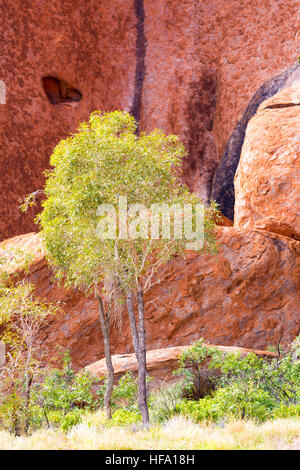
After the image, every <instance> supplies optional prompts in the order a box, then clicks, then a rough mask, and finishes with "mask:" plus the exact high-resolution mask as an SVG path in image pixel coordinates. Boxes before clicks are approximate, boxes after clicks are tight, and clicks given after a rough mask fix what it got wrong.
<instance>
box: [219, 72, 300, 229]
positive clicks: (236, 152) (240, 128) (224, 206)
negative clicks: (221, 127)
mask: <svg viewBox="0 0 300 470" xmlns="http://www.w3.org/2000/svg"><path fill="white" fill-rule="evenodd" d="M298 68H300V64H299V63H297V64H294V65H293V66H292V67H289V68H288V69H287V70H286V71H285V72H283V73H281V74H280V75H277V76H276V77H274V78H271V79H270V80H267V81H266V82H265V83H263V85H262V86H261V87H260V88H259V89H258V90H257V91H256V93H255V94H254V95H253V97H252V99H251V100H250V103H249V104H248V106H247V108H246V111H245V112H244V115H243V117H242V119H241V120H240V122H239V123H238V124H237V125H236V127H235V129H234V131H233V133H232V134H231V136H230V138H229V140H228V142H227V144H226V148H225V152H224V154H223V156H222V158H221V160H220V163H219V165H218V166H217V168H216V171H215V174H214V177H213V183H212V190H211V194H210V199H212V200H215V201H217V202H218V203H219V205H220V210H221V211H222V213H223V214H224V215H225V216H226V217H228V219H230V220H233V216H234V202H235V196H234V183H233V182H234V176H235V172H236V169H237V166H238V163H239V160H240V155H241V151H242V146H243V143H244V139H245V133H246V129H247V126H248V122H249V121H250V119H251V118H252V117H253V116H254V114H255V113H256V111H257V109H258V107H259V106H260V105H261V103H263V101H265V100H267V99H268V98H271V97H272V96H274V95H275V94H276V93H277V92H278V91H279V90H281V89H283V88H284V86H285V84H286V82H287V80H288V78H289V76H290V75H291V74H292V73H293V72H294V71H295V70H297V69H298ZM274 106H276V107H280V106H279V105H274Z"/></svg>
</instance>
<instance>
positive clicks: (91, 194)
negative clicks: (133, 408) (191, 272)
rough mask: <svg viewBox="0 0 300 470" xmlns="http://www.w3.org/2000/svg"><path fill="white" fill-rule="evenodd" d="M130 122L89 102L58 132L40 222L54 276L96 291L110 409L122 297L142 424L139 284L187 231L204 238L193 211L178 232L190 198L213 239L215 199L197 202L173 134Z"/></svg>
mask: <svg viewBox="0 0 300 470" xmlns="http://www.w3.org/2000/svg"><path fill="white" fill-rule="evenodd" d="M136 126H137V124H136V122H135V121H134V119H133V118H132V117H131V116H130V115H129V114H128V113H125V112H120V111H115V112H112V113H107V114H102V113H100V112H95V113H93V114H92V115H91V116H90V120H89V122H87V123H83V124H82V125H81V126H80V128H79V130H78V132H77V133H76V134H74V135H72V136H71V137H69V138H68V139H66V140H64V141H61V142H60V143H59V144H58V146H57V147H56V149H55V150H54V153H53V155H52V156H51V159H50V163H51V165H52V166H53V170H52V171H50V172H48V173H47V181H46V186H45V194H46V200H45V201H44V203H43V211H42V213H41V215H40V222H41V226H42V229H43V233H44V239H45V244H46V248H47V251H48V253H49V259H50V261H51V263H52V265H53V266H54V268H55V269H56V272H57V275H58V277H59V278H60V279H64V282H65V283H66V284H67V285H71V286H76V287H79V288H83V289H85V290H86V291H89V292H93V294H94V295H95V298H96V299H97V301H98V306H99V315H100V323H101V328H102V332H103V337H104V345H105V356H106V363H107V371H108V386H107V390H106V397H105V407H106V409H107V413H108V416H110V413H111V412H110V403H111V393H112V387H113V377H114V371H113V366H112V361H111V350H110V349H111V348H110V339H109V337H110V323H111V318H112V316H113V315H115V316H116V311H117V310H118V311H120V305H121V306H122V302H125V301H126V304H127V310H128V314H129V319H130V326H131V331H132V339H133V346H134V351H135V354H136V357H137V360H138V364H139V380H138V382H139V406H140V410H141V414H142V418H143V423H144V424H147V423H148V422H149V415H148V406H147V390H146V374H147V371H146V334H145V322H144V310H145V307H144V294H145V292H147V290H149V289H150V288H151V287H152V286H153V284H154V283H158V282H160V281H161V280H162V278H163V274H161V273H162V267H163V266H164V265H165V264H166V263H167V262H168V261H169V260H170V259H171V258H172V257H174V256H176V255H184V252H185V248H186V242H187V240H188V241H189V242H190V243H191V242H194V245H191V246H188V248H194V246H195V247H196V249H202V248H203V247H202V246H201V240H198V231H197V220H196V218H195V217H194V219H193V222H192V224H191V226H190V227H189V234H188V236H186V233H185V235H184V236H182V237H181V238H180V236H178V233H179V231H180V229H182V224H183V222H184V220H183V215H184V214H185V212H184V210H183V207H186V208H187V209H186V210H187V212H188V211H191V210H192V209H191V208H192V207H197V208H198V209H199V207H200V206H201V208H202V209H203V211H202V212H201V214H202V215H203V214H204V217H203V220H201V222H203V224H204V248H206V249H215V243H214V237H213V227H214V218H215V215H216V208H215V206H214V205H211V207H209V208H205V210H204V206H203V205H202V203H201V201H200V200H199V198H198V197H197V196H196V195H195V194H191V193H190V192H189V191H188V189H187V187H186V186H185V185H184V184H183V183H182V181H181V166H182V159H183V158H184V157H185V156H186V152H185V150H184V147H183V145H182V144H181V143H180V141H179V139H178V137H177V136H175V135H165V134H163V133H162V132H161V131H158V130H155V131H153V132H151V133H150V134H149V135H145V134H141V136H140V137H137V136H136V135H135V130H136ZM161 203H164V204H166V205H167V206H168V207H169V205H172V209H173V210H172V211H171V212H170V214H168V213H166V214H165V217H166V218H167V219H168V217H169V219H170V222H171V224H170V225H171V227H173V228H172V229H171V232H172V233H168V227H169V226H170V225H169V226H168V224H165V225H164V226H160V225H159V220H160V214H159V210H158V211H157V213H155V214H154V215H153V211H152V210H151V211H150V207H151V208H153V207H156V208H157V209H159V207H160V206H153V205H154V204H158V205H159V204H161ZM184 205H185V206H184ZM176 211H177V212H176ZM165 222H166V221H165ZM172 224H173V225H172ZM149 225H151V234H150V235H149V232H148V229H149ZM187 231H188V230H187ZM181 233H182V232H181ZM195 234H196V235H195ZM176 237H177V238H176ZM195 243H196V244H195ZM135 310H137V315H135ZM136 316H137V322H136Z"/></svg>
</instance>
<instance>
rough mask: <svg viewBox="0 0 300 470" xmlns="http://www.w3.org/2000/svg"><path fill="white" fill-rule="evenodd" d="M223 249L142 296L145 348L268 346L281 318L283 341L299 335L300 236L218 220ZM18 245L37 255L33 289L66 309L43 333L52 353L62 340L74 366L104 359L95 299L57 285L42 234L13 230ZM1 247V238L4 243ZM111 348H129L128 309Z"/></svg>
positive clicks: (173, 266) (171, 273)
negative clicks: (197, 344)
mask: <svg viewBox="0 0 300 470" xmlns="http://www.w3.org/2000/svg"><path fill="white" fill-rule="evenodd" d="M218 238H219V240H220V242H221V243H222V248H221V249H220V251H219V254H218V256H215V255H207V254H206V255H201V256H199V255H197V254H194V255H192V256H189V257H188V258H186V259H185V260H184V259H180V258H178V259H176V260H175V261H174V262H172V263H169V265H168V266H167V267H166V268H165V273H164V274H166V276H165V278H164V281H163V282H162V283H161V284H160V285H157V286H156V287H154V288H153V289H152V290H151V291H149V292H148V293H147V295H146V297H145V303H146V331H147V347H148V349H157V348H166V347H172V346H180V345H186V344H190V343H192V342H193V341H196V340H197V339H199V338H201V337H203V338H204V339H205V340H206V341H209V342H211V343H213V344H221V345H225V346H226V345H230V346H232V345H235V346H241V347H246V348H259V349H266V348H267V346H269V345H270V344H272V343H273V342H274V341H276V339H277V338H278V335H279V334H280V331H281V327H282V322H283V320H284V321H285V324H284V344H288V343H289V342H291V341H292V340H293V339H294V338H295V336H296V335H297V334H299V320H298V313H299V307H300V303H299V292H300V289H299V287H300V286H299V253H300V242H297V241H295V240H292V239H289V238H286V237H282V236H279V235H275V234H270V233H267V232H260V231H250V230H249V231H245V230H235V229H234V228H232V227H219V228H218ZM17 246H23V247H24V249H25V251H27V250H29V251H30V252H31V253H32V254H33V255H34V257H35V259H36V261H35V262H34V263H33V264H32V266H31V269H30V274H29V275H28V276H26V279H27V280H28V281H30V282H32V283H34V284H35V286H36V294H37V295H38V296H40V297H42V298H46V299H47V300H48V301H50V302H58V301H60V302H62V309H63V311H64V314H63V313H62V314H60V315H59V316H58V317H57V318H56V319H55V320H53V321H52V322H51V323H50V324H49V325H48V327H47V328H45V330H44V332H43V340H44V343H43V344H44V348H45V351H46V352H47V353H48V355H49V357H51V356H56V357H57V347H58V346H61V347H62V348H63V349H69V350H70V353H71V355H72V358H73V360H74V364H75V367H76V368H81V367H84V366H86V365H87V364H90V363H92V362H95V361H96V360H99V359H102V358H103V355H104V349H103V339H102V334H101V329H100V325H99V318H98V312H97V305H96V302H95V301H94V300H93V298H87V297H85V296H83V295H82V294H81V293H80V292H79V291H77V290H69V291H66V290H64V289H62V288H59V287H58V286H57V284H56V283H55V281H54V280H53V275H52V273H51V271H50V270H49V268H48V267H47V265H46V263H45V260H44V258H43V255H42V253H41V252H40V243H39V241H38V238H37V235H34V234H31V235H30V234H29V235H25V236H21V237H16V238H15V239H12V240H11V241H8V242H7V243H6V253H7V252H9V251H10V250H12V249H14V248H15V247H17ZM1 248H2V249H3V245H1ZM112 351H113V353H131V352H132V351H133V348H132V345H131V335H130V328H129V324H128V321H127V316H126V314H125V312H124V315H123V323H122V326H121V330H119V329H118V328H117V327H114V328H113V330H112Z"/></svg>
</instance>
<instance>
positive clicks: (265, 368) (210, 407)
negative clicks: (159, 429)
mask: <svg viewBox="0 0 300 470" xmlns="http://www.w3.org/2000/svg"><path fill="white" fill-rule="evenodd" d="M198 350H199V351H200V353H201V344H198V345H197V347H196V348H195V347H194V348H190V349H189V350H187V351H186V354H185V355H184V356H183V358H184V360H182V365H181V368H182V371H183V373H184V374H185V376H186V377H187V379H188V382H187V381H186V382H185V383H188V384H190V385H191V384H193V382H192V380H191V377H192V376H191V374H190V371H189V370H187V371H186V370H185V367H186V365H188V364H189V362H190V361H194V362H195V363H196V364H198V363H199V361H198V359H197V358H198V357H200V359H202V358H206V357H207V356H208V351H204V352H203V353H201V354H200V355H197V354H198ZM210 357H211V360H210V364H209V367H210V368H215V369H218V370H219V371H220V372H221V375H219V376H214V378H213V381H214V386H215V388H216V390H215V391H214V392H212V396H207V397H204V398H202V399H200V400H199V401H193V400H190V401H188V400H184V401H181V402H180V403H179V404H177V405H176V406H175V407H174V409H173V411H172V413H173V414H175V413H180V414H184V415H186V416H189V417H191V418H192V419H193V420H195V421H203V420H213V421H217V420H219V419H221V418H222V419H223V418H235V419H244V418H247V419H254V420H256V421H259V422H263V421H265V420H266V419H270V418H275V417H276V418H279V417H283V418H286V417H291V416H299V409H300V405H299V401H300V400H299V397H300V381H299V378H300V369H299V367H300V363H299V359H298V357H299V338H296V340H295V341H294V343H293V344H292V346H291V348H290V350H289V351H287V352H286V353H284V352H283V351H280V354H279V355H277V356H276V357H275V358H274V359H270V358H260V357H258V356H256V355H255V354H254V353H250V354H248V355H247V356H246V357H241V356H240V355H239V354H223V355H222V354H211V355H210ZM186 358H188V361H187V359H186Z"/></svg>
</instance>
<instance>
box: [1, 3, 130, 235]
mask: <svg viewBox="0 0 300 470" xmlns="http://www.w3.org/2000/svg"><path fill="white" fill-rule="evenodd" d="M0 9H1V12H0V16H1V30H0V43H1V57H0V64H1V65H0V70H1V73H0V80H2V81H3V82H4V83H5V86H6V103H5V104H0V239H1V240H3V239H4V238H7V237H8V236H12V235H14V234H18V233H26V232H29V231H31V230H36V227H35V225H34V223H33V217H32V216H33V211H30V212H29V213H28V215H27V216H24V215H22V214H21V213H20V211H19V210H18V201H19V199H20V198H23V197H24V196H25V195H27V194H28V193H29V192H31V191H35V190H37V189H41V188H42V186H43V182H44V176H43V171H44V170H45V169H46V168H47V167H48V162H49V156H50V154H51V153H52V151H53V148H54V147H55V145H56V144H57V143H58V142H59V141H60V140H61V139H62V138H66V137H67V136H68V134H69V133H70V132H73V131H75V130H76V128H77V126H78V124H79V122H81V121H83V120H84V119H87V118H88V116H89V114H90V113H91V112H92V111H94V110H96V109H103V110H104V111H110V110H115V109H125V110H128V111H129V110H130V108H131V105H132V100H133V95H134V76H135V41H136V15H135V11H134V3H133V1H132V0H115V1H113V2H99V1H96V0H88V1H86V2H82V1H79V0H54V1H52V2H48V1H46V0H40V1H38V2H35V1H31V0H29V1H26V2H24V1H21V0H16V1H10V0H9V1H1V6H0ZM49 76H50V77H54V78H57V79H59V80H62V81H63V82H66V83H67V84H68V85H69V86H70V87H73V88H74V89H76V90H78V91H79V92H80V93H81V94H82V99H81V100H80V101H79V102H76V101H71V102H68V100H63V99H57V104H51V103H50V102H49V100H48V98H47V96H46V93H45V90H44V87H43V82H42V79H43V78H44V77H49ZM55 92H56V91H55V90H54V89H52V94H54V95H55ZM69 95H70V93H69ZM67 96H68V94H67Z"/></svg>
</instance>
